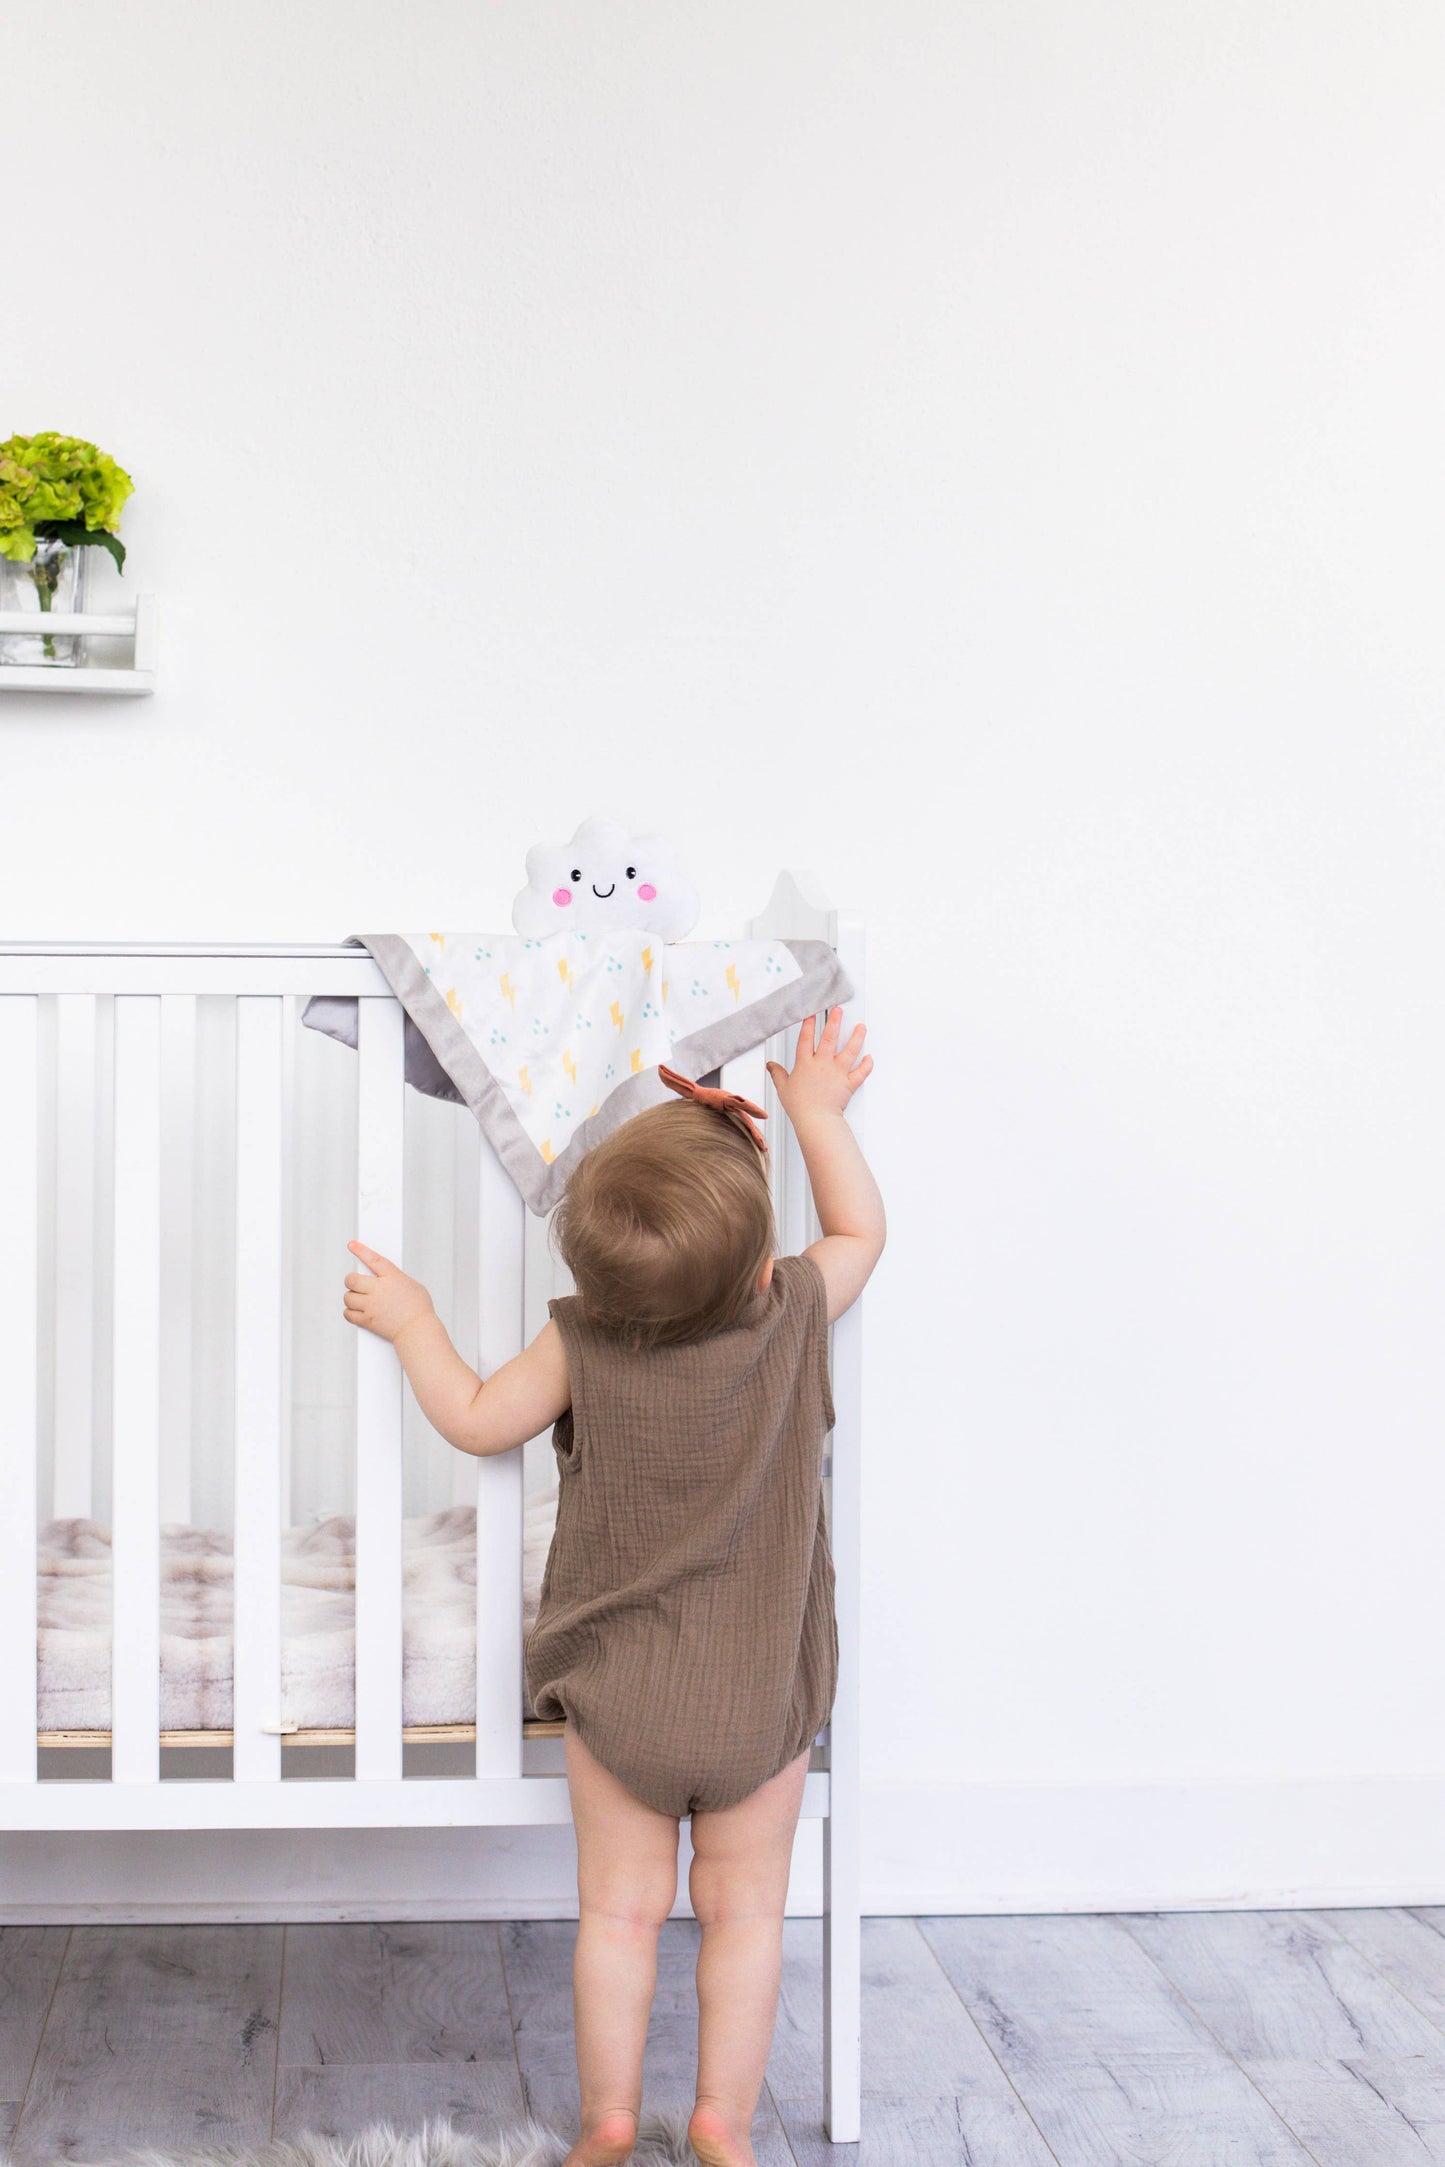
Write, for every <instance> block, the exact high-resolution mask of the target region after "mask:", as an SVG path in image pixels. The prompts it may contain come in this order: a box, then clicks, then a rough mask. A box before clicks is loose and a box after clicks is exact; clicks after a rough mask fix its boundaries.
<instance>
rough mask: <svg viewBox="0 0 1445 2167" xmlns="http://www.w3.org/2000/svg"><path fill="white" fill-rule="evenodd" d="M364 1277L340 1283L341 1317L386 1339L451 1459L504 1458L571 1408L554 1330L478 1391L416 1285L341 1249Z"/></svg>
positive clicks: (373, 1258)
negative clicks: (451, 1448) (453, 1454)
mask: <svg viewBox="0 0 1445 2167" xmlns="http://www.w3.org/2000/svg"><path fill="white" fill-rule="evenodd" d="M346 1246H347V1248H348V1249H349V1250H350V1251H351V1253H352V1255H353V1256H358V1257H360V1259H361V1261H362V1263H363V1264H365V1265H366V1266H367V1267H368V1269H367V1270H366V1271H365V1272H352V1273H351V1274H350V1276H349V1277H348V1279H347V1281H346V1317H347V1321H348V1323H350V1324H359V1325H362V1326H364V1327H365V1329H366V1330H367V1331H368V1332H375V1333H376V1335H377V1337H378V1338H379V1339H389V1340H390V1341H391V1343H392V1345H393V1347H395V1349H396V1352H397V1358H398V1360H399V1361H400V1363H401V1366H402V1368H403V1369H404V1370H405V1371H406V1374H407V1379H408V1381H409V1383H410V1385H411V1388H412V1391H413V1392H414V1393H415V1394H416V1400H417V1405H418V1406H419V1407H420V1409H421V1411H422V1413H423V1414H424V1415H425V1416H426V1418H427V1420H428V1422H430V1424H431V1425H432V1428H433V1429H435V1430H440V1432H441V1434H442V1436H443V1437H444V1438H445V1439H446V1441H447V1443H448V1444H449V1445H455V1446H456V1448H457V1450H458V1452H474V1453H478V1454H485V1453H491V1452H510V1451H511V1450H512V1449H513V1447H514V1446H516V1445H524V1444H525V1443H526V1442H527V1439H528V1438H529V1437H535V1436H536V1435H537V1433H538V1431H539V1430H545V1429H548V1428H550V1426H551V1425H552V1423H554V1422H555V1421H556V1420H557V1417H558V1416H559V1415H561V1414H564V1413H565V1412H566V1410H567V1408H568V1407H570V1406H571V1404H572V1389H571V1386H570V1384H569V1382H568V1378H567V1357H566V1354H565V1352H564V1351H563V1347H562V1335H561V1333H560V1332H559V1331H558V1330H557V1327H556V1325H555V1324H552V1323H550V1322H549V1323H547V1324H544V1325H543V1327H542V1329H541V1331H540V1332H539V1333H538V1334H537V1337H536V1338H535V1339H534V1340H533V1341H532V1344H531V1346H530V1347H525V1348H524V1349H523V1350H522V1352H521V1353H520V1354H518V1355H514V1356H513V1357H512V1360H511V1361H510V1362H504V1363H503V1364H502V1366H501V1368H500V1369H499V1370H497V1371H496V1372H495V1374H494V1375H493V1376H491V1377H489V1378H488V1379H487V1381H486V1383H485V1384H483V1383H482V1380H481V1378H480V1377H479V1376H478V1375H477V1373H476V1371H475V1370H474V1369H468V1367H467V1365H466V1363H465V1362H464V1361H463V1360H462V1358H461V1356H460V1355H459V1354H458V1353H457V1350H456V1348H455V1347H454V1346H453V1345H452V1343H451V1340H450V1339H449V1338H448V1337H447V1331H446V1327H445V1325H444V1324H443V1323H442V1321H441V1318H440V1317H439V1316H438V1315H437V1313H436V1311H435V1310H434V1309H433V1308H432V1300H431V1296H430V1295H429V1294H428V1293H427V1290H426V1288H425V1287H424V1286H423V1285H422V1284H421V1282H420V1280H417V1279H408V1278H407V1275H406V1273H405V1272H404V1271H402V1270H401V1268H400V1266H399V1265H396V1264H392V1263H391V1262H390V1261H389V1260H388V1259H387V1258H386V1257H383V1256H378V1255H377V1253H376V1251H375V1250H374V1249H368V1248H366V1247H365V1245H364V1244H363V1243H361V1242H348V1243H347V1245H346Z"/></svg>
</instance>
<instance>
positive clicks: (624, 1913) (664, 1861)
mask: <svg viewBox="0 0 1445 2167" xmlns="http://www.w3.org/2000/svg"><path fill="white" fill-rule="evenodd" d="M566 1751H567V1787H568V1790H569V1792H570V1794H571V1799H572V1822H573V1826H574V1827H575V1829H576V1831H577V1895H578V1911H579V1913H580V1917H579V1920H578V1926H577V1953H576V1956H575V1957H574V1959H573V1964H572V1989H573V1995H574V2000H575V2005H576V2008H575V2024H576V2032H577V2076H578V2082H579V2085H580V2088H581V2094H582V2131H581V2135H580V2136H579V2137H578V2139H577V2142H576V2144H575V2145H574V2146H573V2147H572V2150H571V2151H570V2152H569V2153H568V2154H567V2158H566V2161H565V2162H564V2167H613V2162H614V2161H618V2160H625V2159H628V2158H630V2156H631V2153H632V2147H633V2145H634V2143H635V2141H636V2138H637V2117H638V2114H639V2112H640V2111H641V2107H642V2056H643V2050H644V2048H645V2047H646V2044H647V2019H648V2014H649V2012H650V2010H651V2008H652V1990H653V1988H654V1986H655V1985H656V1983H657V1935H658V1929H659V1928H660V1927H661V1925H662V1922H663V1920H664V1919H665V1918H666V1917H667V1914H668V1912H669V1911H670V1910H671V1909H672V1903H673V1898H674V1897H675V1896H676V1894H677V1823H676V1821H674V1820H672V1819H671V1818H670V1817H669V1816H668V1815H667V1814H665V1813H658V1812H656V1811H655V1810H654V1808H653V1807H651V1806H644V1805H643V1803H642V1801H641V1799H639V1798H634V1797H633V1795H632V1793H631V1792H630V1791H628V1790H625V1789H624V1788H623V1786H622V1785H621V1784H620V1783H619V1782H618V1781H617V1778H616V1777H615V1776H613V1775H609V1774H608V1772H607V1770H606V1769H605V1768H604V1767H603V1766H602V1764H601V1762H600V1761H598V1760H597V1759H596V1758H595V1757H594V1756H593V1755H592V1754H591V1753H589V1752H588V1750H587V1748H586V1747H585V1746H584V1745H583V1743H582V1741H581V1739H580V1738H578V1737H577V1736H576V1734H575V1733H574V1731H573V1730H572V1727H571V1725H570V1724H569V1725H568V1727H567V1733H566Z"/></svg>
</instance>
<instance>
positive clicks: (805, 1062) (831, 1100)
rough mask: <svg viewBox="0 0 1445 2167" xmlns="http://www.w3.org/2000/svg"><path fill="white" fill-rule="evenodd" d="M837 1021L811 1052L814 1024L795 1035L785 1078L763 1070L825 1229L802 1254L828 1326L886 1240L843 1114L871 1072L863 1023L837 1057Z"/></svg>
mask: <svg viewBox="0 0 1445 2167" xmlns="http://www.w3.org/2000/svg"><path fill="white" fill-rule="evenodd" d="M842 1020H843V1011H842V1009H841V1008H834V1009H830V1010H829V1012H828V1016H827V1020H826V1021H825V1023H824V1025H823V1035H822V1037H821V1038H820V1039H818V1041H817V1044H816V1046H815V1045H814V1038H815V1035H816V1031H817V1023H818V1019H817V1017H816V1016H812V1017H810V1018H809V1020H808V1021H807V1022H806V1023H805V1024H804V1025H803V1028H802V1030H801V1031H799V1033H798V1050H797V1053H796V1054H795V1055H794V1057H793V1066H792V1070H791V1072H790V1071H789V1070H787V1069H785V1068H784V1067H783V1066H782V1064H781V1062H778V1061H770V1062H769V1063H768V1074H769V1075H770V1076H771V1077H772V1079H773V1087H774V1089H775V1090H776V1091H777V1094H778V1098H779V1101H780V1102H781V1105H782V1108H783V1111H784V1113H785V1114H786V1115H787V1117H788V1119H789V1120H790V1121H791V1122H792V1124H793V1128H794V1130H795V1131H796V1133H797V1138H798V1142H799V1144H800V1146H801V1147H802V1153H803V1163H804V1165H805V1166H806V1167H807V1169H808V1180H809V1182H810V1183H811V1184H812V1189H813V1202H814V1204H815V1205H816V1206H817V1209H818V1218H819V1221H820V1223H821V1225H822V1228H823V1239H822V1240H821V1241H817V1242H814V1243H813V1244H812V1246H811V1248H809V1249H806V1250H805V1251H804V1252H803V1253H804V1255H805V1256H810V1257H812V1259H813V1260H814V1262H815V1263H816V1264H817V1266H818V1269H819V1270H820V1271H821V1272H822V1274H823V1280H824V1284H825V1285H826V1286H827V1289H828V1322H829V1323H830V1324H831V1323H832V1322H833V1319H834V1318H835V1317H841V1316H842V1314H843V1312H844V1310H845V1309H851V1308H852V1306H853V1304H854V1302H856V1301H857V1299H858V1297H859V1295H860V1294H861V1293H862V1292H863V1289H864V1287H866V1286H867V1284H868V1280H869V1277H870V1275H871V1274H872V1271H873V1267H874V1265H875V1264H876V1263H877V1262H878V1259H879V1257H880V1256H881V1255H882V1254H883V1243H884V1241H885V1239H886V1237H887V1227H886V1225H885V1222H884V1218H883V1199H882V1197H881V1196H880V1195H879V1194H878V1184H877V1182H876V1181H875V1180H874V1179H873V1176H872V1174H871V1173H870V1172H869V1169H868V1162H867V1160H866V1159H865V1158H864V1156H863V1153H862V1151H861V1150H860V1149H859V1145H858V1139H857V1137H856V1136H855V1135H854V1134H853V1131H852V1130H851V1129H850V1128H849V1126H848V1122H847V1117H846V1113H845V1108H846V1107H847V1104H848V1101H849V1099H851V1098H852V1096H853V1093H854V1092H855V1091H856V1090H857V1089H858V1087H859V1085H860V1084H861V1083H863V1081H864V1080H865V1078H866V1077H867V1076H868V1074H869V1072H870V1070H871V1069H872V1067H873V1061H872V1056H871V1055H869V1054H866V1053H864V1051H863V1038H864V1028H863V1025H862V1024H861V1023H860V1024H858V1025H857V1026H856V1027H855V1029H854V1031H853V1034H852V1036H851V1037H850V1038H849V1040H848V1043H847V1045H846V1046H844V1048H843V1049H842V1051H841V1052H839V1050H838V1030H839V1026H840V1025H841V1023H842Z"/></svg>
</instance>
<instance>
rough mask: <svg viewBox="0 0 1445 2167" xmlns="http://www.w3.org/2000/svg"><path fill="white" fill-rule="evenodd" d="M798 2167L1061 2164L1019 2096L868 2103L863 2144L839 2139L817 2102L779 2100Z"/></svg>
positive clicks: (866, 2099)
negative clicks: (832, 2139)
mask: <svg viewBox="0 0 1445 2167" xmlns="http://www.w3.org/2000/svg"><path fill="white" fill-rule="evenodd" d="M777 2106H778V2113H779V2115H780V2116H781V2117H782V2122H783V2127H784V2128H785V2129H786V2131H787V2135H788V2143H789V2144H790V2145H791V2147H792V2157H793V2158H794V2159H795V2160H796V2161H797V2163H798V2167H853V2163H854V2162H856V2163H857V2167H1054V2163H1055V2160H1056V2158H1057V2155H1056V2154H1055V2153H1053V2152H1051V2151H1050V2149H1049V2147H1048V2145H1047V2144H1046V2143H1045V2141H1044V2139H1043V2137H1042V2136H1041V2134H1040V2133H1039V2130H1038V2128H1037V2127H1036V2125H1035V2123H1034V2121H1033V2119H1032V2117H1031V2116H1030V2115H1029V2113H1028V2111H1027V2109H1026V2108H1025V2107H1024V2105H1023V2103H1022V2101H1021V2100H1019V2099H1018V2098H1016V2097H1015V2096H1014V2094H1013V2093H1011V2092H1010V2093H1009V2094H1007V2096H1006V2097H1003V2098H996V2097H994V2096H993V2095H992V2094H989V2093H985V2092H981V2091H971V2092H966V2093H962V2094H958V2095H955V2096H951V2097H948V2098H935V2099H872V2098H869V2097H867V2096H866V2095H865V2097H864V2100H863V2137H862V2142H861V2143H860V2144H843V2145H838V2144H832V2143H830V2141H829V2138H828V2133H827V2131H826V2130H825V2129H824V2127H823V2110H822V2105H821V2102H820V2101H819V2100H817V2099H780V2100H779V2101H778V2103H777Z"/></svg>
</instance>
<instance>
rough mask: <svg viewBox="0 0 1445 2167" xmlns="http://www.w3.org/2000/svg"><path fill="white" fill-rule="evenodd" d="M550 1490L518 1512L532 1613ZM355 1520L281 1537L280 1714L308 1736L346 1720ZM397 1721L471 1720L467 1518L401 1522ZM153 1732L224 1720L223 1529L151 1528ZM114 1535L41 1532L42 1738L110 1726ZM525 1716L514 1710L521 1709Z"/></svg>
mask: <svg viewBox="0 0 1445 2167" xmlns="http://www.w3.org/2000/svg"><path fill="white" fill-rule="evenodd" d="M556 1510H557V1501H556V1497H555V1495H552V1496H548V1497H544V1498H540V1499H537V1500H536V1501H535V1502H534V1503H533V1504H531V1505H529V1506H528V1508H527V1513H526V1519H525V1537H524V1560H523V1582H522V1584H523V1617H524V1623H525V1625H528V1626H529V1625H530V1624H531V1623H532V1620H533V1619H534V1618H535V1616H536V1614H537V1602H538V1597H539V1595H540V1592H541V1585H542V1569H543V1566H544V1565H545V1563H546V1558H547V1548H548V1545H549V1543H550V1542H551V1539H552V1527H553V1523H554V1521H555V1518H556ZM355 1549H356V1524H355V1522H354V1521H353V1520H351V1519H349V1518H345V1517H342V1516H340V1515H338V1516H335V1517H333V1518H330V1519H325V1520H318V1521H314V1522H312V1523H311V1525H309V1526H307V1527H293V1528H287V1529H285V1530H284V1531H283V1533H282V1536H281V1583H282V1591H281V1630H282V1644H281V1720H282V1722H283V1723H284V1724H287V1725H288V1726H289V1725H292V1724H294V1725H295V1726H296V1728H297V1729H298V1730H301V1731H304V1732H308V1733H310V1732H318V1731H321V1732H324V1731H333V1732H334V1731H343V1732H345V1731H350V1730H351V1728H352V1726H353V1725H354V1723H355V1720H356V1690H355V1655H356V1640H355V1612H356V1565H355ZM403 1557H404V1568H403V1572H404V1577H403V1664H402V1720H403V1723H404V1724H405V1725H406V1726H407V1728H408V1729H409V1730H427V1729H437V1730H439V1729H444V1728H452V1727H462V1726H467V1725H471V1724H473V1723H475V1721H476V1661H477V1658H476V1615H477V1590H476V1573H477V1553H476V1512H475V1510H474V1509H473V1508H472V1507H470V1506H454V1507H453V1508H452V1509H451V1510H450V1511H448V1512H438V1513H429V1514H427V1515H426V1516H425V1517H423V1518H420V1519H414V1520H407V1521H406V1522H405V1523H404V1551H403ZM160 1602H161V1728H162V1730H163V1731H167V1732H192V1733H196V1734H201V1733H214V1732H217V1731H229V1730H230V1728H231V1715H232V1705H231V1676H232V1639H231V1620H232V1586H231V1538H230V1536H229V1535H228V1534H225V1533H222V1532H220V1531H218V1530H216V1529H214V1528H198V1527H167V1528H164V1529H162V1531H161V1591H160ZM110 1614H111V1549H110V1530H109V1528H107V1527H104V1526H102V1525H100V1524H99V1523H98V1522H96V1521H94V1520H51V1521H48V1522H47V1523H46V1524H45V1525H44V1526H43V1527H42V1528H41V1530H40V1541H39V1671H40V1689H39V1708H38V1727H39V1729H40V1731H41V1732H42V1733H71V1734H75V1733H93V1732H97V1731H109V1729H110V1720H111V1698H110ZM526 1712H527V1711H525V1710H524V1713H526Z"/></svg>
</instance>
